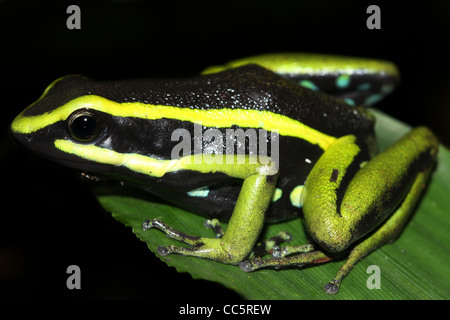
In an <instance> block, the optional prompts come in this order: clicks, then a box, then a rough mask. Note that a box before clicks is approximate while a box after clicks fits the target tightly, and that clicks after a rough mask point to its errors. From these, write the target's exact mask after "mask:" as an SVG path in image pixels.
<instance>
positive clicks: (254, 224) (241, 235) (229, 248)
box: [147, 170, 278, 264]
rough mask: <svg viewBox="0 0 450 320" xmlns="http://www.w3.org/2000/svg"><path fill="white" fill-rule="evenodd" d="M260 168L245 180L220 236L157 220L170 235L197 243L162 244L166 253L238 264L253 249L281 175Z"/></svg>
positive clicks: (163, 251) (157, 226)
mask: <svg viewBox="0 0 450 320" xmlns="http://www.w3.org/2000/svg"><path fill="white" fill-rule="evenodd" d="M261 172H264V170H257V172H256V173H254V174H252V175H250V176H249V177H247V178H246V179H245V180H244V183H243V185H242V190H241V192H240V194H239V197H238V200H237V202H236V206H235V208H234V211H233V214H232V216H231V218H230V221H229V224H228V227H227V229H226V231H225V233H224V235H223V237H222V238H220V239H213V238H201V237H193V236H190V235H186V234H184V233H181V232H179V231H176V230H174V229H172V228H170V227H168V226H166V225H165V224H161V222H158V223H157V225H155V226H153V227H156V228H158V229H160V230H162V231H164V232H165V233H166V234H167V235H168V236H169V237H171V238H173V239H176V240H178V241H181V242H184V243H187V244H189V245H192V246H194V247H190V248H185V247H178V246H173V245H170V246H167V247H160V248H159V249H158V252H159V253H160V254H163V255H167V254H171V253H177V254H180V255H185V256H195V257H200V258H206V259H210V260H214V261H219V262H223V263H230V264H237V263H239V262H240V261H242V260H243V259H244V258H245V257H246V256H247V255H248V254H249V253H250V252H251V250H252V248H253V246H254V245H255V243H256V240H257V239H258V236H259V234H260V232H261V229H262V227H263V225H264V216H265V212H266V210H267V208H268V206H269V204H270V201H271V199H272V196H273V192H274V190H275V185H276V181H277V177H278V175H277V174H276V175H266V174H263V173H261ZM147 229H148V228H147Z"/></svg>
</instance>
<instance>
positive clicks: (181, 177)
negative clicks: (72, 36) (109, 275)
mask: <svg viewBox="0 0 450 320" xmlns="http://www.w3.org/2000/svg"><path fill="white" fill-rule="evenodd" d="M398 82H399V71H398V68H397V67H396V66H395V64H393V63H391V62H389V61H384V60H376V59H369V58H355V57H345V56H337V55H327V54H305V53H284V54H283V53H278V54H262V55H258V56H252V57H248V58H244V59H238V60H234V61H231V62H229V63H226V64H223V65H218V66H212V67H209V68H206V69H205V70H204V71H203V72H202V73H201V74H200V75H198V76H194V77H187V78H174V79H161V78H156V79H126V80H108V81H95V80H91V79H89V78H87V77H84V76H81V75H68V76H64V77H61V78H59V79H57V80H55V81H54V82H53V83H51V84H50V85H49V86H48V87H47V88H46V89H45V91H44V93H43V94H42V96H41V97H40V98H39V99H38V100H37V101H36V102H34V103H33V104H31V105H30V106H29V107H27V108H26V109H25V110H23V111H22V112H21V113H20V114H19V115H18V116H17V117H16V118H15V119H14V120H13V122H12V124H11V132H12V134H13V136H14V137H15V139H16V140H17V141H18V142H19V143H20V144H22V145H23V146H24V147H25V148H27V149H29V150H30V151H32V152H35V153H37V154H39V155H42V156H44V157H46V158H49V159H50V160H53V161H55V162H57V163H59V164H62V165H65V166H68V167H72V168H75V169H77V170H80V171H82V172H83V173H85V174H86V176H93V177H102V178H104V179H112V180H118V181H121V182H124V181H125V182H126V183H130V184H132V185H135V186H138V187H139V188H142V189H144V190H146V191H148V192H150V193H152V194H153V195H156V196H157V197H160V198H161V199H163V200H165V201H167V202H169V203H171V204H173V205H175V206H178V207H180V208H183V209H185V210H187V211H189V212H193V213H195V214H199V215H202V216H205V217H207V220H206V221H205V226H207V227H208V228H211V229H213V231H214V232H215V236H211V237H200V236H196V235H191V234H186V233H184V232H182V230H177V229H174V228H172V227H171V226H169V225H167V224H166V223H165V222H164V221H161V220H160V219H149V220H146V221H143V223H142V228H143V229H144V230H149V229H158V230H160V231H162V232H164V233H165V234H166V235H167V236H168V237H169V238H171V239H173V240H174V241H178V242H181V243H184V244H185V245H187V246H185V245H183V246H179V245H176V244H171V245H168V246H160V247H159V248H158V254H160V255H162V256H166V255H170V254H178V255H182V256H189V257H197V258H204V259H209V260H213V261H216V262H218V263H225V264H231V265H238V266H239V267H240V268H241V269H242V270H243V271H245V272H253V271H256V270H258V269H261V268H280V267H286V266H303V265H309V264H320V263H325V262H328V261H332V260H336V259H337V258H338V257H341V256H342V254H344V255H345V257H346V260H345V262H344V263H343V265H342V266H341V268H340V269H339V271H338V273H337V274H336V276H335V277H334V278H333V279H332V280H331V281H329V282H327V284H326V285H325V286H324V291H325V292H326V293H328V294H336V293H338V292H339V289H340V285H341V282H342V280H343V278H344V277H345V276H346V275H348V273H349V272H350V271H351V270H352V269H353V267H354V266H355V265H356V264H357V263H358V261H360V260H361V259H362V258H364V257H365V256H366V255H368V254H369V253H371V252H372V251H374V250H376V249H377V248H378V247H380V246H382V245H384V244H386V243H389V242H392V241H394V240H395V239H396V238H397V237H398V236H399V235H400V234H401V232H402V230H403V229H404V227H405V225H406V223H407V222H408V220H409V218H410V216H411V215H412V213H413V212H414V207H415V206H416V204H417V202H418V200H419V199H420V197H421V194H422V193H423V191H424V189H425V186H426V184H427V181H428V180H429V177H430V175H431V173H432V169H433V165H434V163H435V159H436V156H437V152H438V145H439V143H438V140H437V138H436V137H435V135H434V134H433V133H432V131H431V130H429V129H428V128H427V127H423V126H420V127H416V128H414V129H412V130H411V131H410V132H408V133H407V134H405V135H404V136H403V137H402V138H400V139H399V140H398V141H396V142H395V143H394V144H393V145H391V146H390V147H389V148H387V149H386V150H384V151H382V152H378V150H377V146H376V142H375V131H374V124H375V118H374V116H373V115H372V114H371V113H370V111H369V110H368V109H367V107H369V106H371V105H373V104H374V103H376V102H377V101H379V100H381V99H382V98H384V97H385V96H386V95H388V94H389V93H390V92H392V90H393V89H394V88H395V86H396V85H397V83H398ZM289 219H302V221H303V224H304V226H305V229H306V231H307V233H308V237H309V239H310V240H309V242H308V243H306V244H304V245H289V244H286V245H284V246H281V244H282V243H284V242H289V241H290V239H291V238H292V237H293V236H295V235H291V234H288V233H283V232H282V233H280V234H278V235H275V236H273V237H272V238H269V239H266V240H262V241H258V240H259V238H260V235H261V231H262V229H263V227H264V225H265V223H279V222H282V221H286V220H289ZM222 221H225V222H228V224H227V227H226V230H223V229H222V226H221V222H222ZM149 232H150V231H149ZM266 254H268V255H269V257H268V258H264V257H263V256H264V255H266Z"/></svg>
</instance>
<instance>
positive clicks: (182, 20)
mask: <svg viewBox="0 0 450 320" xmlns="http://www.w3.org/2000/svg"><path fill="white" fill-rule="evenodd" d="M70 4H77V5H79V6H80V8H81V27H82V29H81V30H68V29H67V28H66V19H67V17H68V14H66V8H67V6H68V5H70ZM370 4H377V5H379V6H380V8H381V27H382V29H381V30H368V29H367V28H366V19H367V17H368V14H366V8H367V7H368V6H369V5H370ZM449 9H450V7H449V4H448V2H444V1H439V0H428V1H413V2H410V1H390V2H389V1H370V2H369V1H345V0H341V1H330V0H325V1H323V0H322V1H312V0H310V1H273V2H272V1H256V0H255V1H228V2H215V1H210V2H207V3H198V2H193V1H184V2H175V1H164V2H160V1H158V2H153V1H96V2H95V5H94V4H93V1H91V2H80V1H73V2H70V3H69V2H66V1H55V2H54V3H51V2H48V1H47V2H46V1H1V2H0V43H1V49H0V57H1V59H0V61H1V66H2V67H1V73H0V76H1V86H0V94H1V95H0V97H1V100H0V107H1V111H2V115H1V117H0V121H1V140H0V142H1V151H0V152H1V155H2V156H1V157H0V161H1V164H2V166H1V168H2V173H3V174H2V178H3V179H2V182H3V188H2V191H1V199H2V202H1V204H2V209H1V213H0V217H1V219H0V298H6V297H9V298H45V299H48V298H68V299H72V298H152V299H164V300H171V301H178V302H182V301H186V300H197V301H204V300H215V301H216V302H218V301H227V299H232V298H238V296H237V295H236V294H235V293H234V292H231V291H229V290H227V289H225V288H223V287H221V286H220V285H217V284H214V283H209V282H206V281H200V280H192V279H191V277H190V275H188V274H179V273H177V272H176V271H175V269H173V268H169V267H167V266H166V265H165V264H164V263H162V262H161V261H160V260H159V259H158V258H157V257H155V256H154V255H153V254H152V253H150V252H149V251H148V249H147V247H146V245H145V244H144V243H142V242H140V241H139V240H138V239H137V238H135V236H134V235H133V234H132V233H131V230H130V229H129V228H126V227H124V226H122V225H121V224H120V223H118V222H116V221H115V220H114V219H113V218H112V217H111V216H110V214H108V213H106V212H104V211H103V210H102V209H101V208H100V206H99V205H98V204H97V203H96V201H95V198H94V196H93V195H92V193H91V192H90V190H89V186H88V185H87V184H86V183H83V182H81V181H80V180H79V179H78V176H76V175H75V174H73V172H71V171H68V170H66V169H64V168H60V167H58V166H55V165H54V164H52V163H49V162H46V161H43V160H41V159H39V158H38V157H35V156H33V155H31V154H29V153H28V152H26V151H25V150H22V149H21V148H18V146H17V145H16V144H15V143H14V142H13V141H12V139H11V137H10V136H9V133H8V126H9V124H10V122H11V120H12V119H13V117H14V116H15V115H16V114H18V113H19V112H20V111H21V110H23V109H24V108H25V107H26V106H28V105H29V104H30V103H32V102H33V101H34V100H36V99H37V98H38V97H39V96H40V95H41V93H42V92H43V90H44V89H45V88H46V86H47V85H48V84H49V83H51V82H52V81H53V80H55V79H56V78H58V77H60V76H62V75H66V74H70V73H78V74H83V75H86V76H88V77H91V78H94V79H99V80H101V79H120V78H131V77H186V76H192V75H196V74H198V72H199V71H201V70H202V69H204V68H205V67H207V66H209V65H214V64H221V63H224V62H226V61H229V60H232V59H236V58H241V57H245V56H249V55H254V54H260V53H267V52H286V51H295V52H320V53H332V54H342V55H348V56H364V57H373V58H381V59H385V60H391V61H393V62H395V63H396V64H397V66H398V67H399V68H400V71H401V73H402V82H401V84H400V85H399V87H398V89H397V90H396V91H395V93H394V94H392V95H391V96H390V97H388V98H387V99H386V100H385V101H383V102H382V103H380V104H378V105H377V107H378V108H380V109H382V110H383V111H385V112H386V113H388V114H390V115H392V116H393V117H396V118H398V119H400V120H402V121H404V122H407V123H408V124H410V125H413V126H416V125H421V124H424V125H427V126H429V127H431V128H432V129H433V130H434V131H435V132H436V133H437V135H438V136H439V137H440V139H441V141H442V142H443V143H445V144H447V146H448V145H449V144H450V133H449V130H450V129H449V122H450V121H449V120H450V95H449V89H448V88H450V80H449V70H450V68H449V53H450V50H449V46H450V41H449V39H450V27H449V24H450V20H449V12H450V10H449ZM71 264H76V265H78V266H80V268H81V272H82V284H81V285H82V290H68V289H67V287H66V279H67V276H68V275H67V274H66V268H67V267H68V266H69V265H71ZM223 299H225V300H223Z"/></svg>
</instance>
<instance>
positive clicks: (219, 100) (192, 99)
mask: <svg viewBox="0 0 450 320" xmlns="http://www.w3.org/2000/svg"><path fill="white" fill-rule="evenodd" d="M71 81H74V82H78V83H77V84H76V85H72V84H71V83H70V82H71ZM58 85H61V86H62V85H65V86H67V87H71V88H75V89H76V90H75V89H73V90H70V91H69V92H68V91H66V90H58V91H57V90H54V91H56V94H55V97H47V100H48V99H55V100H56V101H55V103H52V104H54V105H62V104H63V103H65V102H68V101H70V100H71V99H73V98H75V97H78V96H82V95H86V94H90V95H91V94H92V95H98V96H102V97H104V98H107V99H109V100H112V101H115V102H118V103H123V102H131V103H134V102H140V103H144V104H148V105H163V106H173V107H177V108H190V109H201V110H211V109H227V110H230V109H243V110H258V111H268V112H272V113H277V114H281V115H284V116H287V117H289V118H291V119H294V120H297V121H299V122H301V123H302V124H304V125H306V126H308V127H311V128H314V129H316V130H318V131H320V132H322V133H324V134H327V135H331V136H334V137H340V136H343V135H347V134H355V135H357V136H358V135H359V134H360V133H361V134H363V135H367V134H372V133H373V122H374V121H373V118H372V116H371V115H370V113H368V112H367V111H365V110H364V109H363V108H358V107H353V106H350V105H349V104H347V103H345V102H344V101H343V100H340V99H338V98H335V97H333V96H330V95H327V94H325V93H322V92H318V91H313V90H310V89H307V88H304V87H302V86H300V85H298V84H297V83H296V82H294V81H292V80H289V79H286V78H284V77H282V76H280V75H278V74H276V73H274V72H272V71H270V70H267V69H265V68H263V67H260V66H258V65H246V66H243V67H238V68H234V69H229V70H226V71H222V72H219V73H214V74H207V75H201V76H196V77H192V78H186V79H168V80H166V79H157V80H155V79H134V80H125V81H123V80H122V81H108V82H96V81H91V80H88V79H85V78H78V79H77V78H76V77H74V78H69V79H65V81H64V83H61V82H60V83H58ZM58 92H61V93H62V94H63V96H62V97H58V96H57V93H58ZM71 92H73V97H72V96H71V94H70V93H71ZM61 99H62V100H65V101H61ZM48 105H50V103H49V102H48V101H46V103H45V106H48ZM29 111H31V112H33V113H36V114H39V113H43V112H45V111H47V110H39V106H38V105H35V106H34V108H33V109H32V110H29ZM30 115H32V114H30Z"/></svg>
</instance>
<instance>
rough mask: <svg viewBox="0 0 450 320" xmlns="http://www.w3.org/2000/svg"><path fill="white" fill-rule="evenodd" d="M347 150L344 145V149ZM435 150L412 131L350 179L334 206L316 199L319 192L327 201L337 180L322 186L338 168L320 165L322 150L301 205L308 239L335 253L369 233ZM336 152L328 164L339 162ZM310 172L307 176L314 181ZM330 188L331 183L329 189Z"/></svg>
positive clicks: (423, 132)
mask: <svg viewBox="0 0 450 320" xmlns="http://www.w3.org/2000/svg"><path fill="white" fill-rule="evenodd" d="M352 145H353V144H352V143H349V144H348V147H351V146H352ZM437 147H438V142H437V140H436V138H435V137H434V135H433V134H432V133H431V132H430V131H429V130H428V129H427V128H424V127H421V128H416V129H414V130H412V131H411V132H409V133H408V134H406V135H405V136H404V137H402V138H401V139H400V140H398V141H397V142H396V143H394V144H393V145H392V146H391V147H389V148H388V149H387V150H386V151H384V152H382V153H380V154H379V155H377V156H376V157H374V158H373V159H372V160H370V161H369V162H368V163H367V164H366V165H365V166H363V167H362V168H361V169H360V170H359V171H358V172H357V173H356V174H355V176H354V177H353V178H352V179H351V181H350V182H349V184H348V186H347V188H346V190H345V194H344V196H343V198H342V202H341V204H340V206H339V202H338V201H336V202H334V203H333V202H330V201H329V200H327V199H325V200H322V199H323V198H322V197H320V192H321V191H322V190H325V191H327V192H330V193H331V195H330V196H329V198H332V195H333V194H335V193H336V188H339V182H340V180H339V179H342V177H338V179H337V182H334V181H329V180H328V181H327V180H326V179H327V175H329V176H328V177H330V176H331V175H332V173H333V171H334V169H333V168H334V167H339V166H342V164H341V161H334V163H333V161H327V162H326V164H321V163H320V161H321V160H322V158H323V157H324V156H330V155H329V154H328V152H329V150H327V152H325V153H324V155H323V156H322V157H321V159H319V162H318V164H319V166H317V165H316V166H317V168H316V166H315V167H314V168H313V171H315V170H316V169H318V170H319V174H318V176H319V177H318V178H316V181H314V182H315V183H314V185H312V186H309V185H308V181H306V183H305V187H308V188H309V189H308V190H307V199H306V201H305V204H304V212H305V221H306V225H307V228H308V231H309V233H310V234H311V236H312V237H313V238H314V240H315V241H316V242H317V243H319V244H320V245H321V246H322V247H323V248H324V249H325V250H327V251H330V252H340V251H343V250H345V249H346V248H347V247H348V246H349V245H350V244H351V243H353V242H355V241H357V240H358V239H360V238H361V237H363V236H364V235H366V234H367V233H369V232H371V231H372V230H373V229H374V228H375V227H376V226H377V225H379V224H381V223H382V222H383V221H384V220H385V219H386V218H387V217H388V216H389V215H391V214H392V213H393V212H394V210H395V209H396V208H397V207H398V206H399V205H400V203H401V202H402V201H403V199H404V198H405V196H406V194H408V193H409V192H410V189H411V186H412V185H413V183H414V181H415V180H416V177H417V176H418V174H419V173H420V172H423V171H424V170H425V169H426V168H428V167H429V166H430V165H431V164H432V163H433V161H434V158H435V156H436V153H437ZM330 149H332V148H330ZM346 149H347V148H346ZM339 152H342V151H340V148H338V149H337V150H331V156H332V160H333V159H338V158H341V157H340V155H339ZM336 155H337V156H338V157H336ZM333 156H334V157H333ZM313 171H312V174H313V175H316V173H315V172H313ZM341 171H342V170H341V169H340V168H339V172H341ZM310 176H311V174H310ZM309 179H310V177H308V180H309ZM320 179H321V180H320ZM330 180H333V179H330ZM317 181H319V182H320V183H319V187H317V186H316V185H317ZM333 183H336V186H335V188H334V189H333V186H332V185H333ZM323 185H325V187H324V186H323ZM327 185H328V186H329V187H328V188H327ZM335 197H336V195H335ZM330 203H333V205H330ZM338 206H339V207H338Z"/></svg>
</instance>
